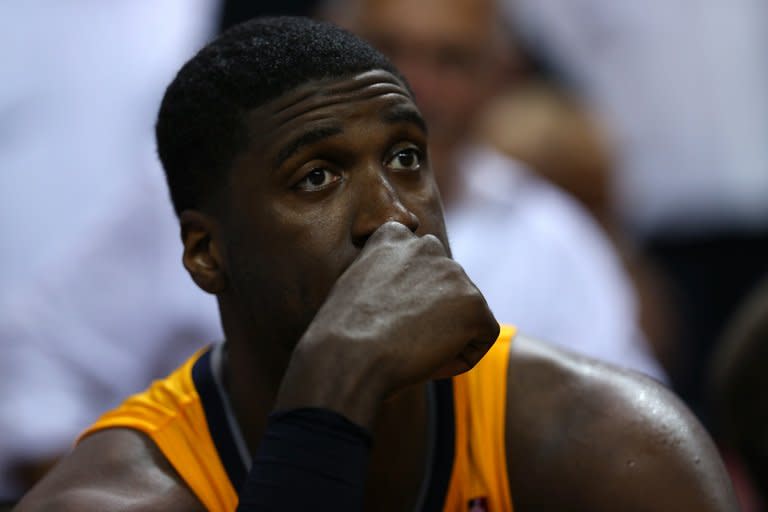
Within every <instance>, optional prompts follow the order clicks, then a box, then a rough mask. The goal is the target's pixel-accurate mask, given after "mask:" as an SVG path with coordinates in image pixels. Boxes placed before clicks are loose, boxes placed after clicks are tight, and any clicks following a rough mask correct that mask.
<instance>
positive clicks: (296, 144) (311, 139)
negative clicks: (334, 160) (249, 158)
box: [274, 126, 344, 168]
mask: <svg viewBox="0 0 768 512" xmlns="http://www.w3.org/2000/svg"><path fill="white" fill-rule="evenodd" d="M343 131H344V130H343V129H342V128H341V126H318V127H316V128H311V129H309V130H307V131H305V132H304V133H302V134H301V135H299V136H298V137H296V138H295V139H293V140H291V142H289V143H287V144H286V145H285V146H283V147H282V149H280V151H279V152H278V153H277V157H276V158H275V164H274V167H275V168H278V167H280V166H281V165H283V162H285V161H286V160H288V159H289V158H290V157H292V156H293V155H294V154H295V153H296V152H297V151H299V150H300V149H301V148H302V147H304V146H309V145H310V144H314V143H316V142H320V141H321V140H323V139H327V138H328V137H333V136H334V135H338V134H340V133H342V132H343Z"/></svg>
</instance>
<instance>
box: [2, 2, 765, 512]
mask: <svg viewBox="0 0 768 512" xmlns="http://www.w3.org/2000/svg"><path fill="white" fill-rule="evenodd" d="M278 14H291V15H308V16H316V17H320V18H323V19H326V20H330V21H332V22H335V23H337V24H340V25H342V26H344V27H345V28H348V29H349V30H352V31H354V32H356V33H358V34H359V35H361V36H362V37H364V38H366V39H368V40H369V41H371V43H372V44H374V45H375V46H377V47H378V48H379V49H380V50H381V51H382V52H384V53H385V54H387V55H388V56H389V57H390V58H391V59H392V60H393V62H394V63H395V64H396V65H397V66H398V68H399V69H400V70H401V71H402V72H403V74H404V75H405V77H406V78H407V79H408V81H409V83H410V85H411V87H412V89H413V91H414V94H415V96H416V101H417V104H418V105H419V107H420V109H421V110H422V112H423V114H424V116H425V117H426V119H427V122H428V123H429V125H430V159H431V162H432V166H433V168H434V169H435V172H436V176H437V178H438V181H439V185H440V187H441V191H442V193H443V196H444V200H445V204H446V218H447V223H448V231H449V236H450V239H451V245H452V248H453V252H454V255H455V257H456V259H457V260H458V261H459V262H460V263H462V264H463V265H464V266H465V268H466V270H467V272H468V274H469V275H470V277H472V279H473V280H475V282H476V283H477V284H478V286H479V287H480V289H481V290H482V291H483V292H484V293H485V294H486V296H487V298H488V300H489V303H490V304H491V306H492V309H493V310H494V312H495V313H496V315H497V317H499V319H500V320H502V321H504V322H510V323H514V324H516V325H519V326H520V328H521V330H523V331H524V332H526V333H528V334H531V335H533V336H536V337H540V338H542V339H546V340H549V341H552V342H553V343H557V344H559V345H563V346H566V347H568V348H570V349H572V350H574V351H578V352H582V353H585V354H588V355H590V356H592V357H597V358H601V359H604V360H607V361H610V362H612V363H615V364H619V365H622V366H625V367H628V368H632V369H634V370H637V371H640V372H643V373H646V374H647V375H650V376H651V377H653V378H656V379H658V380H660V381H662V382H664V383H666V384H667V385H669V386H670V387H671V388H672V389H674V390H675V392H677V393H678V394H679V395H680V396H681V397H682V398H683V400H684V401H685V402H686V403H687V404H688V405H689V407H691V409H692V410H693V411H694V412H695V413H696V414H697V415H698V416H699V418H700V419H701V420H702V422H703V423H704V424H705V426H706V427H707V428H708V429H709V430H710V432H711V433H712V435H713V437H714V438H715V440H716V442H717V443H718V445H719V446H720V448H721V451H722V453H723V456H724V458H725V460H726V462H727V465H728V467H729V471H730V472H731V475H732V477H733V479H734V482H735V484H736V487H737V491H738V493H739V496H740V499H741V501H742V506H743V509H744V510H746V511H759V510H764V509H765V508H764V501H765V500H764V497H765V496H768V379H766V378H765V377H763V375H764V374H765V373H766V372H765V370H766V368H767V367H768V366H767V365H768V350H766V348H765V347H768V339H767V338H768V328H766V327H765V326H766V325H768V293H765V290H766V289H768V288H767V287H766V284H765V283H763V284H762V285H760V282H761V281H762V280H763V278H764V277H766V278H768V2H765V1H764V0H730V1H729V2H722V1H715V0H696V1H694V0H677V1H674V2H669V1H661V0H649V1H647V2H642V3H636V2H635V3H633V2H627V1H616V0H547V1H541V0H408V1H406V0H315V1H307V0H305V1H299V0H296V1H291V2H289V1H281V2H277V1H273V2H269V1H261V2H248V1H245V0H240V1H237V0H163V1H160V2H150V1H148V0H134V1H132V2H125V1H117V0H113V1H108V2H103V1H101V2H99V1H95V0H69V1H68V2H53V1H42V2H2V3H0V28H1V30H0V69H2V80H0V113H2V116H1V117H0V233H1V234H2V238H1V239H2V241H3V250H2V252H0V280H1V281H0V282H2V286H1V287H0V342H1V343H2V348H3V357H2V358H0V501H5V502H8V503H10V502H13V501H14V500H15V499H17V498H18V496H19V495H20V494H21V493H22V492H23V491H24V489H26V488H28V487H29V486H30V485H31V484H32V483H33V482H34V481H36V479H38V478H39V477H40V476H41V475H42V474H43V473H44V472H45V470H47V469H48V468H49V467H50V465H51V464H53V463H54V462H55V460H56V459H57V458H58V457H59V456H61V454H63V453H65V452H66V451H67V450H68V449H69V447H70V446H71V445H72V443H73V442H74V439H75V438H76V436H77V434H78V432H79V431H81V430H82V429H83V428H84V427H86V426H87V425H88V424H89V423H91V422H92V421H93V420H94V419H95V418H96V417H98V415H99V414H100V413H101V412H103V411H105V410H106V409H108V408H110V407H113V406H115V405H116V404H117V403H119V402H120V401H121V399H122V398H124V397H125V396H126V395H128V394H130V393H133V392H136V391H139V390H141V389H142V388H144V387H145V386H146V385H147V384H148V382H149V381H150V380H151V379H153V378H157V377H159V376H161V375H164V374H165V373H167V372H168V371H170V370H171V369H173V368H174V367H175V366H176V365H177V364H178V363H179V362H181V361H182V360H183V358H185V357H186V356H187V355H189V353H190V352H192V351H193V350H195V349H197V348H199V347H200V346H203V345H205V344H207V343H211V342H215V341H218V340H221V339H222V336H223V335H222V332H221V328H220V326H219V322H218V312H217V309H216V303H215V299H214V298H213V297H210V296H206V295H205V294H203V293H202V292H200V291H199V290H198V289H196V287H195V286H194V285H193V283H192V282H191V280H190V279H189V278H188V277H187V276H186V275H185V273H184V270H183V268H182V266H181V264H180V260H181V246H180V244H179V242H178V237H179V234H178V227H177V225H176V220H175V218H174V215H173V211H172V208H171V205H170V201H169V199H168V194H167V191H166V188H165V183H164V177H163V173H162V169H161V167H160V165H159V162H158V160H157V157H156V155H155V149H154V132H153V125H154V120H155V116H156V113H157V108H158V106H159V102H160V99H161V98H162V94H163V92H164V89H165V86H166V85H167V84H168V83H169V82H170V80H171V79H172V78H173V76H174V74H175V72H176V71H177V70H178V68H179V67H180V66H181V65H182V64H183V63H184V62H185V61H186V60H187V59H189V58H190V57H191V56H192V55H194V53H195V52H196V51H197V50H198V49H199V48H200V47H201V46H202V45H204V44H205V42H206V41H207V40H209V39H210V38H211V37H213V36H215V35H216V34H217V33H218V32H220V31H221V30H223V29H225V28H227V27H229V26H231V25H233V24H235V23H238V22H240V21H244V20H246V19H248V18H251V17H254V16H258V15H278Z"/></svg>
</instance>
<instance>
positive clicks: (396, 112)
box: [381, 106, 427, 134]
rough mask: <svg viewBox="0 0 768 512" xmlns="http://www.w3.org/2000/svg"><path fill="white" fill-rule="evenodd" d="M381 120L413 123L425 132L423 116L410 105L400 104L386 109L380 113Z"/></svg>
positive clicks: (425, 125) (425, 126) (425, 124)
mask: <svg viewBox="0 0 768 512" xmlns="http://www.w3.org/2000/svg"><path fill="white" fill-rule="evenodd" d="M381 120H382V121H384V122H386V123H402V122H406V123H413V124H415V125H416V126H418V127H419V128H421V131H423V132H424V133H425V134H426V133H427V123H426V121H424V118H423V117H421V114H419V112H418V111H416V110H414V109H413V108H410V107H405V106H401V107H395V108H393V109H390V110H387V111H385V112H384V113H382V115H381Z"/></svg>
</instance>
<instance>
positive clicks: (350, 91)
mask: <svg viewBox="0 0 768 512" xmlns="http://www.w3.org/2000/svg"><path fill="white" fill-rule="evenodd" d="M393 112H400V113H402V114H403V117H404V118H407V117H409V116H410V117H413V118H414V119H420V114H419V111H418V108H417V107H416V105H415V103H414V102H413V98H412V97H411V94H410V92H409V91H408V89H407V88H406V86H405V85H404V84H403V83H402V82H401V81H400V79H399V78H397V77H396V76H394V75H393V74H392V73H389V72H388V71H384V70H372V71H366V72H362V73H358V74H355V75H352V76H349V77H344V78H334V79H322V80H313V81H310V82H307V83H305V84H303V85H301V86H298V87H296V88H294V89H292V90H290V91H288V92H286V93H284V94H283V95H281V96H279V97H278V98H275V99H274V100H272V101H269V102H267V103H266V104H264V105H261V106H260V107H258V108H256V109H254V110H253V111H251V112H250V113H249V114H248V125H249V127H250V128H251V132H252V133H251V139H252V140H264V141H265V142H266V141H268V140H270V141H274V140H275V139H279V138H283V137H286V136H290V135H291V134H292V133H294V132H296V131H299V130H303V129H306V127H307V126H308V125H311V124H322V123H344V122H349V121H351V120H357V119H360V118H363V119H376V118H380V117H386V116H387V115H389V114H391V113H393ZM409 112H410V114H409Z"/></svg>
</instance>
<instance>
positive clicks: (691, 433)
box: [507, 336, 737, 512]
mask: <svg viewBox="0 0 768 512" xmlns="http://www.w3.org/2000/svg"><path fill="white" fill-rule="evenodd" d="M507 453H508V460H509V475H510V476H509V478H510V486H511V489H512V495H513V497H514V499H515V504H516V506H517V508H516V509H517V510H522V511H525V510H538V509H541V508H542V507H556V508H555V509H557V510H591V511H600V510H654V511H667V510H669V511H672V510H675V511H679V510H697V511H702V512H706V511H728V510H736V509H737V508H736V505H735V500H734V497H733V491H732V489H731V485H730V481H729V479H728V477H727V474H726V473H725V470H724V468H723V466H722V462H721V460H720V457H719V455H718V453H717V451H716V449H715V447H714V445H713V443H712V441H711V439H710V438H709V435H708V434H707V432H706V431H705V430H704V428H703V427H702V426H701V425H700V424H699V422H698V421H697V420H696V418H695V417H694V416H693V415H692V414H691V413H690V412H689V411H688V409H687V408H686V407H685V406H684V405H683V404H682V403H681V402H680V401H679V400H678V399H677V398H676V397H675V396H674V395H673V394H672V393H671V392H669V391H668V390H667V389H666V388H665V387H664V386H662V385H661V384H659V383H657V382H656V381H654V380H652V379H650V378H647V377H643V376H642V375H640V374H638V373H635V372H632V371H629V370H621V369H618V368H616V367H613V366H611V365H608V364H603V363H600V362H597V361H594V360H591V359H589V358H586V357H580V356H577V355H574V354H572V353H570V352H567V351H564V350H561V349H558V348H555V347H553V346H551V345H548V344H545V343H542V342H538V341H535V340H532V339H529V338H525V337H523V336H519V337H518V339H516V340H515V343H513V346H512V349H511V352H510V364H509V375H508V395H507Z"/></svg>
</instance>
